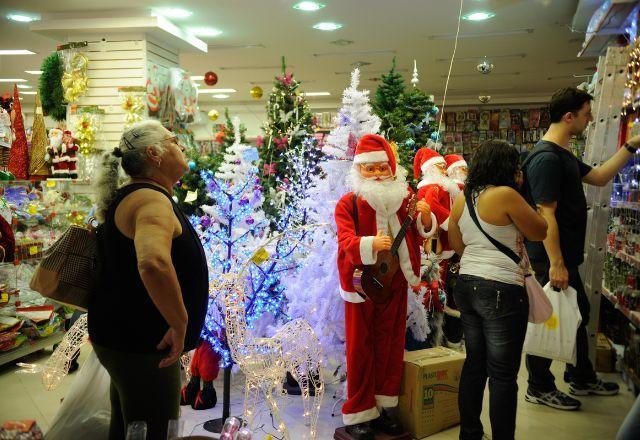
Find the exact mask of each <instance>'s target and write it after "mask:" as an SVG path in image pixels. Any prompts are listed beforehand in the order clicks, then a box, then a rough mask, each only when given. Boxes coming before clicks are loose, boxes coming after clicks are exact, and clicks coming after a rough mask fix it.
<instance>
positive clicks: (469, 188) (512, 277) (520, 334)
mask: <svg viewBox="0 0 640 440" xmlns="http://www.w3.org/2000/svg"><path fill="white" fill-rule="evenodd" d="M519 169H520V161H519V153H518V151H517V150H516V149H515V148H514V147H513V146H511V145H510V144H508V143H507V142H504V141H499V140H491V141H487V142H485V143H483V144H482V145H481V146H480V147H479V148H478V150H476V152H475V154H474V156H473V159H472V161H471V167H470V169H469V177H468V179H467V183H466V187H465V190H464V194H461V195H460V196H458V198H457V199H456V200H455V202H454V205H453V208H452V210H451V217H450V220H449V243H450V244H451V245H452V247H453V249H454V250H455V251H456V253H457V254H458V255H461V256H462V258H461V260H460V272H459V276H458V280H457V283H456V288H455V291H454V297H455V301H456V304H457V305H458V309H459V310H460V313H461V318H462V327H463V329H464V334H465V340H466V348H467V359H466V361H465V364H464V367H463V370H462V375H461V378H460V396H459V406H460V418H461V420H460V425H461V427H460V439H463V440H466V439H469V440H476V439H477V440H480V439H482V437H483V433H484V430H483V427H482V423H481V422H480V412H481V409H482V399H483V396H484V389H485V385H486V382H487V378H488V379H489V393H490V419H491V431H492V438H493V439H494V440H511V439H513V438H514V436H515V424H516V406H517V394H518V385H517V383H516V379H517V376H518V370H519V369H520V359H521V357H522V344H523V343H524V336H525V333H526V330H527V318H528V314H529V301H528V298H527V293H526V291H525V289H524V275H523V271H522V268H521V267H519V266H518V265H517V264H516V263H514V262H513V260H512V259H510V258H509V257H507V256H506V255H505V254H504V253H503V252H501V251H500V250H499V249H498V248H496V246H494V245H493V244H492V243H491V241H489V239H488V238H487V237H486V236H485V234H484V233H483V232H482V231H480V229H479V228H478V226H477V225H476V223H475V222H474V220H473V218H472V215H471V213H470V212H469V210H468V207H467V206H466V200H467V198H470V199H471V201H472V203H471V205H472V206H473V209H474V212H475V214H476V217H477V219H478V222H479V223H480V226H482V229H484V231H485V232H486V233H487V234H488V235H490V236H491V237H492V238H493V239H495V240H497V241H499V242H500V243H502V244H504V245H505V246H507V247H508V248H509V249H511V250H513V251H514V252H516V253H517V254H518V255H522V253H523V244H522V242H523V237H526V238H527V239H528V240H532V241H539V240H543V239H544V238H545V237H546V233H547V223H546V221H545V220H544V218H543V217H542V216H541V215H539V214H538V213H537V212H536V211H535V210H534V209H533V208H532V207H531V206H529V205H528V204H527V202H526V201H525V200H524V198H523V197H522V196H521V195H520V194H519V192H518V189H519V186H520V184H521V180H522V174H521V173H520V171H519Z"/></svg>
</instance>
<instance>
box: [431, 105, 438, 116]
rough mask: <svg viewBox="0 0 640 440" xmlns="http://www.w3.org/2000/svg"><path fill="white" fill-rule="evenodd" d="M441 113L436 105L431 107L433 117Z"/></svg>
mask: <svg viewBox="0 0 640 440" xmlns="http://www.w3.org/2000/svg"><path fill="white" fill-rule="evenodd" d="M439 112H440V109H439V108H438V107H436V106H435V105H434V106H433V107H431V114H432V115H433V116H435V115H437V114H438V113H439Z"/></svg>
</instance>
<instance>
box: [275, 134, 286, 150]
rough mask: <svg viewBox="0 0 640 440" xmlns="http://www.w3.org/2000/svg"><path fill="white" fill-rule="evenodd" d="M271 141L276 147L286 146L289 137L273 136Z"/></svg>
mask: <svg viewBox="0 0 640 440" xmlns="http://www.w3.org/2000/svg"><path fill="white" fill-rule="evenodd" d="M273 143H274V144H276V147H277V148H278V149H283V148H286V147H287V145H289V137H288V136H283V137H281V138H273Z"/></svg>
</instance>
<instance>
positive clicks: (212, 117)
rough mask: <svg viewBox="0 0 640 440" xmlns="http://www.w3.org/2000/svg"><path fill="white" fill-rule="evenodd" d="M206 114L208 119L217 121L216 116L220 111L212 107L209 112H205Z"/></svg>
mask: <svg viewBox="0 0 640 440" xmlns="http://www.w3.org/2000/svg"><path fill="white" fill-rule="evenodd" d="M207 116H208V117H209V119H210V120H212V121H217V120H218V116H220V112H219V111H218V110H216V109H215V108H212V109H211V110H209V113H207Z"/></svg>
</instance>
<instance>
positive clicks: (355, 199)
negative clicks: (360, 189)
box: [352, 193, 360, 235]
mask: <svg viewBox="0 0 640 440" xmlns="http://www.w3.org/2000/svg"><path fill="white" fill-rule="evenodd" d="M352 203H353V223H354V226H355V227H356V235H360V233H359V232H358V229H360V228H359V226H360V225H359V224H358V223H359V221H358V195H357V194H356V193H353V199H352Z"/></svg>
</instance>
